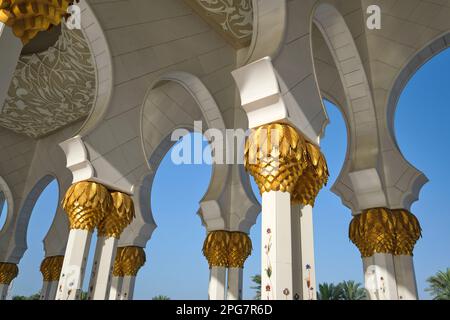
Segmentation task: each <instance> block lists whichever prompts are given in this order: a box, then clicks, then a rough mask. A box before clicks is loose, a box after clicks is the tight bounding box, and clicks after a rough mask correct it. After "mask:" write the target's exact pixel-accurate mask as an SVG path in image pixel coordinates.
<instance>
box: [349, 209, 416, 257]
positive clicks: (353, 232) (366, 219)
mask: <svg viewBox="0 0 450 320" xmlns="http://www.w3.org/2000/svg"><path fill="white" fill-rule="evenodd" d="M420 236H421V228H420V225H419V221H418V220H417V218H416V217H415V216H414V215H413V214H411V213H409V212H408V211H406V210H390V209H388V208H373V209H367V210H364V211H363V212H362V213H361V214H360V215H357V216H355V217H354V218H353V220H352V221H351V223H350V228H349V238H350V240H351V241H352V242H353V243H354V244H355V245H356V246H357V247H358V249H359V250H360V252H361V256H362V257H371V256H373V255H374V254H375V253H389V254H393V255H412V252H413V248H414V244H415V243H416V241H417V240H418V239H419V237H420Z"/></svg>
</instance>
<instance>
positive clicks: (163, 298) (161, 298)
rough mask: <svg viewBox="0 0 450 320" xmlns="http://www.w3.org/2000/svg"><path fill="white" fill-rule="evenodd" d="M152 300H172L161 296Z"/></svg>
mask: <svg viewBox="0 0 450 320" xmlns="http://www.w3.org/2000/svg"><path fill="white" fill-rule="evenodd" d="M152 300H170V298H169V297H168V296H164V295H162V294H160V295H158V296H155V297H153V298H152Z"/></svg>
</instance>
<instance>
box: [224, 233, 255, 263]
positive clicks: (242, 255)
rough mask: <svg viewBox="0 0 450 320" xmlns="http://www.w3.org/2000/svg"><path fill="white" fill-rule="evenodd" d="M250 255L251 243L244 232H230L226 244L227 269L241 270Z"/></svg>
mask: <svg viewBox="0 0 450 320" xmlns="http://www.w3.org/2000/svg"><path fill="white" fill-rule="evenodd" d="M251 253H252V241H251V240H250V237H249V236H248V235H247V234H246V233H244V232H230V239H229V243H228V267H229V268H243V267H244V263H245V260H247V258H248V256H249V255H250V254H251Z"/></svg>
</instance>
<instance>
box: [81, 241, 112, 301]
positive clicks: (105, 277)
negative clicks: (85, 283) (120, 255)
mask: <svg viewBox="0 0 450 320" xmlns="http://www.w3.org/2000/svg"><path fill="white" fill-rule="evenodd" d="M117 242H118V240H117V239H116V238H114V237H102V236H99V237H98V238H97V245H96V248H95V256H94V262H93V266H92V273H91V280H90V282H89V297H88V299H89V300H107V299H108V298H109V290H110V286H111V277H112V269H113V264H114V259H115V257H116V251H117Z"/></svg>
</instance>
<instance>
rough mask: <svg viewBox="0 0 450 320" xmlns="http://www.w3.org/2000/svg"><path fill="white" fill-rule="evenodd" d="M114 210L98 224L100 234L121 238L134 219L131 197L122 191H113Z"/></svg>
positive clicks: (101, 235)
mask: <svg viewBox="0 0 450 320" xmlns="http://www.w3.org/2000/svg"><path fill="white" fill-rule="evenodd" d="M111 197H112V210H111V212H110V213H108V214H106V216H105V218H104V219H103V220H102V221H101V222H100V224H99V226H98V236H100V237H114V238H117V239H119V238H120V235H121V234H122V232H123V230H124V229H125V228H126V227H127V226H128V225H129V224H130V223H131V221H133V218H134V205H133V200H132V199H131V197H130V196H129V195H127V194H125V193H122V192H112V193H111Z"/></svg>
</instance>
